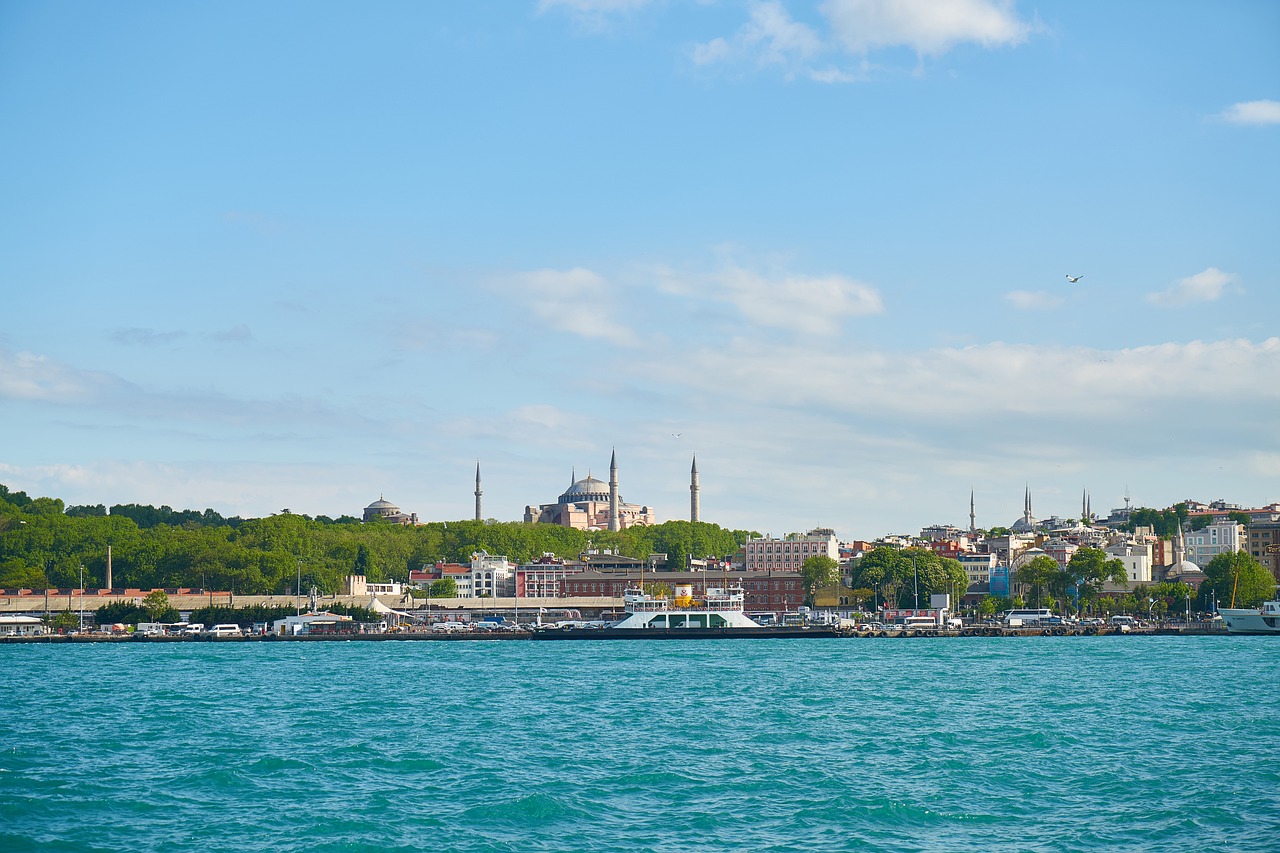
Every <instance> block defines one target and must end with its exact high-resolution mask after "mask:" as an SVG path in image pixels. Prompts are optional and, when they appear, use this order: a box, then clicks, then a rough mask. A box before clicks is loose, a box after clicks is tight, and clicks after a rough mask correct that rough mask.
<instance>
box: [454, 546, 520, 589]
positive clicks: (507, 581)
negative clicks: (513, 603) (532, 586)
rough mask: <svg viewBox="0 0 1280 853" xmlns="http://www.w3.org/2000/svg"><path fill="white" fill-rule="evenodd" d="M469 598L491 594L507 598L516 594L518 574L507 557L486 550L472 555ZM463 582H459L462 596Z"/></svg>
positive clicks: (469, 574)
mask: <svg viewBox="0 0 1280 853" xmlns="http://www.w3.org/2000/svg"><path fill="white" fill-rule="evenodd" d="M466 585H467V587H468V589H469V591H470V595H469V596H466V597H469V598H480V597H481V596H491V597H494V598H505V597H509V596H513V595H515V594H516V575H515V572H514V571H512V568H511V564H510V563H509V562H507V558H506V557H495V556H492V555H490V554H486V553H485V552H484V551H480V552H479V553H476V554H472V555H471V571H470V572H469V573H468V576H467V584H466ZM462 589H463V584H462V582H461V581H459V583H458V595H459V596H460V597H462Z"/></svg>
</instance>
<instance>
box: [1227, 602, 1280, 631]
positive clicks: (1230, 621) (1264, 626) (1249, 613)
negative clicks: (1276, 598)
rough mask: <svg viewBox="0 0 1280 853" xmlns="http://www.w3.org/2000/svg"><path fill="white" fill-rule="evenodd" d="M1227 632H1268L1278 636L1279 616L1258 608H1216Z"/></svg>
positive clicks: (1279, 627)
mask: <svg viewBox="0 0 1280 853" xmlns="http://www.w3.org/2000/svg"><path fill="white" fill-rule="evenodd" d="M1218 614H1219V615H1220V616H1222V624H1223V625H1224V626H1225V627H1226V629H1227V633H1229V634H1269V635H1275V636H1280V616H1277V615H1276V614H1272V613H1269V612H1268V613H1264V612H1262V611H1260V610H1253V609H1248V610H1230V609H1227V608H1222V609H1219V610H1218Z"/></svg>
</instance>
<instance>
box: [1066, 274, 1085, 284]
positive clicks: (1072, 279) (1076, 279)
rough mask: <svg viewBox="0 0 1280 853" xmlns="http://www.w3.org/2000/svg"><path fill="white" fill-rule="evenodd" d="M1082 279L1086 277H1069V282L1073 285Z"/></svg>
mask: <svg viewBox="0 0 1280 853" xmlns="http://www.w3.org/2000/svg"><path fill="white" fill-rule="evenodd" d="M1082 278H1084V276H1082V275H1068V276H1067V281H1069V282H1071V283H1072V284H1075V283H1076V282H1077V281H1079V280H1080V279H1082Z"/></svg>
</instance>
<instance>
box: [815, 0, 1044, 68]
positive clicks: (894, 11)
mask: <svg viewBox="0 0 1280 853" xmlns="http://www.w3.org/2000/svg"><path fill="white" fill-rule="evenodd" d="M822 11H823V14H825V15H826V17H827V19H828V20H829V21H830V22H831V31H832V34H833V35H834V37H835V38H836V40H837V41H838V42H839V43H840V44H841V45H842V46H843V47H844V48H845V49H846V50H848V51H849V52H851V53H867V52H869V51H872V50H876V49H879V48H885V47H909V48H911V49H912V50H914V51H915V52H916V53H917V54H920V55H921V56H938V55H940V54H943V53H946V52H947V51H948V50H950V49H951V48H953V47H955V46H956V45H958V44H964V43H973V44H979V45H982V46H983V47H1001V46H1005V45H1017V44H1021V43H1022V42H1024V41H1026V39H1027V36H1028V35H1030V33H1031V32H1032V25H1031V24H1030V23H1028V22H1026V21H1024V20H1022V19H1020V18H1019V17H1018V16H1017V14H1016V13H1015V12H1014V10H1013V3H1012V2H1010V0H827V2H826V3H824V4H823V5H822Z"/></svg>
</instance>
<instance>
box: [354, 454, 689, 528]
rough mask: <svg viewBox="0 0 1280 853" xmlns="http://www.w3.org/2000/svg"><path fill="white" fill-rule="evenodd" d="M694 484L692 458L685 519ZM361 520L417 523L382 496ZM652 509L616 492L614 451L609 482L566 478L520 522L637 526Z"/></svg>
mask: <svg viewBox="0 0 1280 853" xmlns="http://www.w3.org/2000/svg"><path fill="white" fill-rule="evenodd" d="M700 491H701V488H700V485H699V483H698V460H697V458H694V460H693V467H692V468H691V470H690V472H689V520H690V521H700V520H701V519H700V516H701V502H700ZM483 494H484V491H483V489H482V488H481V486H480V465H479V464H478V463H477V464H476V490H475V498H476V515H475V517H476V520H477V521H482V520H483V519H484V513H483V510H482V507H481V496H482V495H483ZM363 518H364V520H365V521H372V520H374V519H378V518H382V519H386V520H387V521H390V522H393V523H395V524H405V525H415V524H418V523H419V522H418V516H417V514H416V513H412V514H409V513H404V512H401V510H400V508H399V507H398V506H396V505H395V504H393V503H391V502H390V501H388V500H385V499H384V498H383V497H379V498H378V500H376V501H374V502H373V503H371V504H369V506H367V507H365V509H364V516H363ZM655 518H656V516H655V514H654V512H653V508H652V507H650V506H648V505H647V504H645V505H641V504H632V503H627V502H626V501H624V500H623V499H622V495H621V494H620V493H619V491H618V454H617V452H616V451H615V452H614V453H613V455H612V456H611V457H610V459H609V482H607V483H606V482H604V481H603V480H597V479H596V478H595V477H593V476H591V475H590V473H588V474H587V476H586V477H584V478H582V479H581V480H579V479H577V475H576V474H573V475H572V476H571V477H570V483H569V488H567V489H565V490H564V492H563V493H561V495H560V497H559V498H557V499H556V501H555V503H548V504H538V505H534V504H529V505H528V506H526V507H525V508H524V521H525V522H526V523H537V524H557V525H560V526H561V527H572V528H575V529H577V530H625V529H626V528H628V527H635V526H637V525H652V524H654V523H655Z"/></svg>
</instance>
